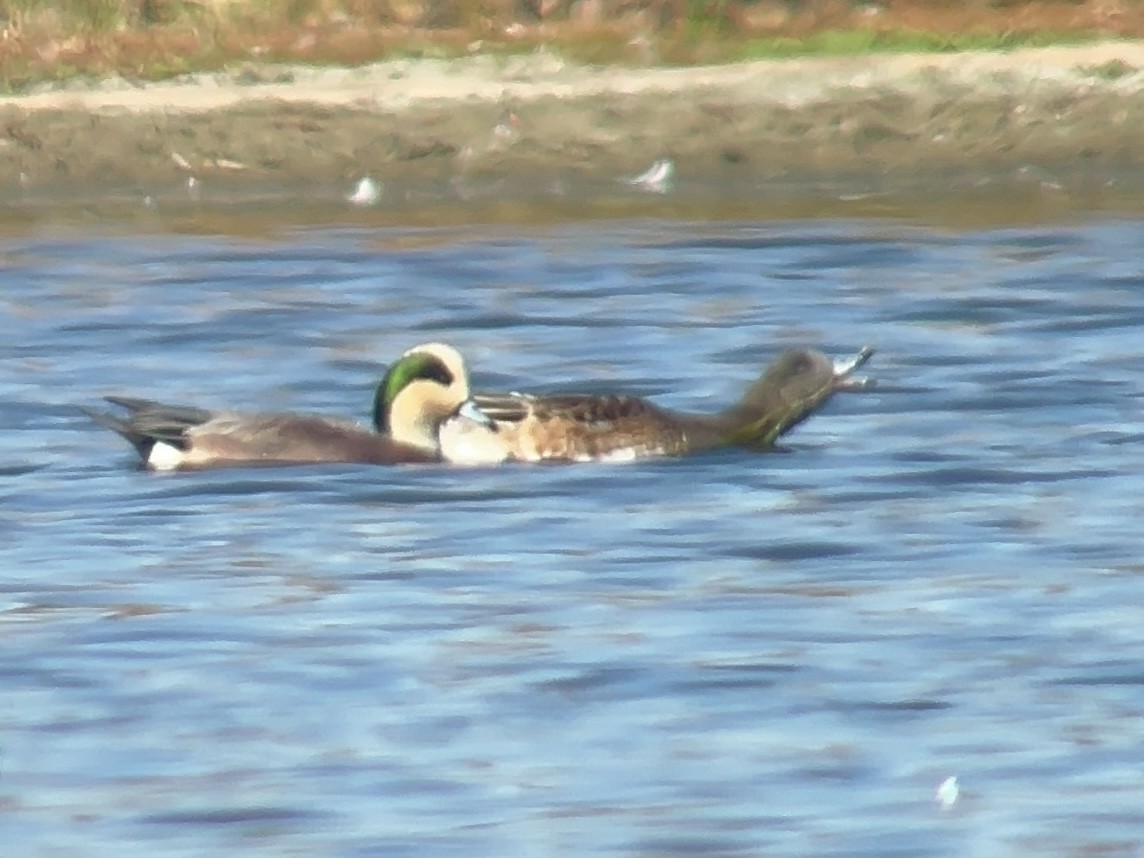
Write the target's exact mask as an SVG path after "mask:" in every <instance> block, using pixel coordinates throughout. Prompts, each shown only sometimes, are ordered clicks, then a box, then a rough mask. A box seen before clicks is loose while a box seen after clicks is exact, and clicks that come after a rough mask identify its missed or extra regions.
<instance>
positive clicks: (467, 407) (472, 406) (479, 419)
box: [457, 399, 497, 432]
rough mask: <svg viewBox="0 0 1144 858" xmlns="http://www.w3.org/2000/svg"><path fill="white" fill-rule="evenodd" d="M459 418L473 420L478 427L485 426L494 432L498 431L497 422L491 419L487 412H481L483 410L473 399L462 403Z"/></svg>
mask: <svg viewBox="0 0 1144 858" xmlns="http://www.w3.org/2000/svg"><path fill="white" fill-rule="evenodd" d="M457 416H458V417H464V418H465V419H466V420H471V421H473V422H474V423H476V424H477V425H478V426H483V427H484V428H486V429H491V430H492V431H493V432H495V431H496V429H497V424H496V421H495V420H493V419H492V418H491V417H489V415H487V414H485V412H483V411H481V409H480V408H478V407H477V403H475V402H474V401H473V400H471V399H466V400H465V401H464V402H462V403H461V406H460V407H459V408H458V409H457Z"/></svg>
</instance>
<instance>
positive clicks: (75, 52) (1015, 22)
mask: <svg viewBox="0 0 1144 858" xmlns="http://www.w3.org/2000/svg"><path fill="white" fill-rule="evenodd" d="M1141 35H1144V0H1052V1H1051V2H1025V0H881V2H877V0H872V2H858V0H854V1H853V2H845V0H62V2H56V1H55V0H0V87H3V88H6V89H8V90H14V89H16V90H18V89H21V88H23V87H25V86H27V85H28V84H30V83H34V82H37V81H43V80H57V79H66V78H71V77H75V76H77V75H92V76H103V75H110V74H118V75H122V76H124V77H127V78H132V79H157V78H163V77H169V76H172V75H176V74H180V73H184V72H190V71H200V70H208V69H218V68H224V67H228V66H233V65H234V64H241V63H243V62H249V61H252V60H257V61H262V62H278V61H281V62H301V63H337V64H349V65H353V64H359V63H364V62H370V61H374V60H379V59H384V58H387V57H394V56H457V55H460V54H465V53H472V52H477V51H482V52H521V51H528V50H532V49H534V48H536V47H538V46H539V45H547V46H549V47H551V48H553V49H555V50H558V51H560V52H561V53H562V54H564V55H565V56H568V57H569V58H572V59H579V60H584V61H607V62H620V63H633V64H650V63H660V62H662V63H696V62H712V61H720V60H733V59H739V58H743V57H748V56H750V57H763V56H785V55H793V54H805V53H831V54H839V53H857V52H865V51H878V50H957V49H962V48H969V47H994V48H996V47H1008V46H1013V45H1020V44H1043V43H1048V42H1062V41H1072V40H1084V39H1093V38H1109V37H1138V36H1141Z"/></svg>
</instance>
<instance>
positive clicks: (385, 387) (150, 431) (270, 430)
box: [83, 343, 492, 471]
mask: <svg viewBox="0 0 1144 858" xmlns="http://www.w3.org/2000/svg"><path fill="white" fill-rule="evenodd" d="M106 399H107V401H108V402H110V403H111V404H112V405H117V406H120V407H121V408H124V409H126V410H127V414H126V415H125V416H120V415H117V414H112V413H109V412H106V411H97V410H93V409H88V408H85V409H83V410H84V411H86V412H87V413H88V414H89V415H90V416H91V417H92V418H93V419H94V420H95V421H96V422H97V423H99V424H101V425H103V426H106V427H107V428H109V429H112V430H113V431H115V432H118V433H119V434H120V435H122V436H123V437H124V438H126V439H127V440H128V441H130V442H131V444H132V445H133V446H134V447H135V449H136V450H137V451H138V453H139V456H140V458H141V459H142V460H143V464H144V465H145V466H146V467H148V468H150V469H152V470H160V471H167V470H179V469H191V468H209V467H217V466H224V465H254V464H312V463H319V462H357V463H363V464H378V465H381V464H392V463H398V462H432V461H439V460H440V459H441V450H440V446H439V444H438V432H439V430H440V428H441V426H442V425H443V424H446V423H448V422H450V421H452V420H453V419H456V420H461V421H464V422H465V423H466V424H468V425H472V426H484V427H486V429H489V428H491V427H492V423H491V421H490V420H489V419H488V418H487V417H485V416H484V415H482V414H480V412H479V411H478V410H477V409H476V408H475V406H474V405H473V402H472V400H471V398H470V396H469V377H468V372H467V370H466V369H465V363H464V360H463V359H462V358H461V355H460V354H459V353H458V352H457V350H456V349H454V348H452V347H451V346H447V345H443V344H441V343H427V344H425V345H420V346H416V347H414V348H412V349H410V350H409V351H407V352H406V353H405V354H403V355H402V356H401V358H400V359H398V360H397V361H396V362H395V363H394V364H393V365H392V366H390V367H389V371H388V372H387V373H386V374H385V377H384V378H382V380H381V383H380V384H379V385H378V387H377V393H376V395H375V397H374V405H373V421H374V429H375V430H376V431H371V430H370V429H368V428H367V427H365V426H361V425H359V424H357V423H353V422H351V421H347V420H339V419H336V418H332V417H324V416H319V415H313V414H274V413H264V412H262V413H260V412H254V413H250V412H246V413H244V412H237V411H209V410H207V409H203V408H193V407H187V406H182V405H166V404H163V403H161V402H153V401H151V400H148V399H134V398H129V397H122V396H108V397H106Z"/></svg>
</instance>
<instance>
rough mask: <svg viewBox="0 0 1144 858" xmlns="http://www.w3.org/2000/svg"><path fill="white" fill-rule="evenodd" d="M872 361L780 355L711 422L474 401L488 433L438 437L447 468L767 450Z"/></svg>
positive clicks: (576, 404)
mask: <svg viewBox="0 0 1144 858" xmlns="http://www.w3.org/2000/svg"><path fill="white" fill-rule="evenodd" d="M873 354H874V350H873V349H872V348H869V347H867V348H864V349H862V350H861V351H860V352H859V353H858V354H857V355H855V356H854V357H852V358H850V359H848V360H842V361H837V362H835V361H832V360H831V359H830V358H828V357H827V356H826V355H824V354H823V353H822V352H820V351H816V350H814V349H788V350H787V351H784V352H783V353H781V354H780V355H778V357H776V358H775V359H774V361H772V362H771V364H770V366H769V367H768V368H767V370H766V372H764V373H763V375H762V376H761V377H760V378H759V379H758V380H757V381H755V383H754V384H752V385H751V386H750V387H749V388H748V389H747V391H746V393H745V394H744V395H743V397H742V399H741V400H740V401H739V402H738V403H737V404H735V405H733V406H731V407H730V408H728V409H726V410H724V411H722V412H720V413H718V414H713V415H708V414H687V413H683V412H679V411H671V410H668V409H666V408H662V407H660V406H658V405H655V404H654V403H652V402H649V401H648V400H646V399H641V398H639V397H634V396H627V395H624V394H608V395H592V394H562V395H554V396H530V395H528V394H521V393H509V394H500V393H491V394H485V393H478V394H476V395H475V396H474V397H473V398H474V401H475V402H476V405H477V408H478V409H479V410H480V412H481V414H482V415H486V416H487V417H490V418H492V420H493V421H494V422H495V428H489V427H488V425H487V424H484V423H481V422H477V421H471V420H454V421H450V422H448V423H446V424H443V425H442V426H441V429H440V443H441V450H442V454H443V455H444V456H445V457H446V458H448V459H449V460H450V461H457V462H469V463H474V464H475V463H494V462H503V461H524V462H538V461H564V462H589V461H628V460H632V459H641V458H647V457H651V456H682V455H686V454H689V453H697V452H702V451H705V450H713V449H719V448H724V447H744V448H749V449H756V450H765V449H770V448H772V447H773V446H774V444H775V442H776V441H777V440H778V438H779V437H780V436H781V435H783V434H784V433H786V432H788V431H790V430H791V429H792V428H794V427H795V426H797V425H798V424H799V423H801V422H802V421H803V420H805V419H806V418H808V417H809V416H810V415H811V414H813V413H814V412H815V411H816V410H818V409H819V408H820V407H821V406H822V405H824V404H825V403H826V402H827V401H828V400H829V399H830V398H831V397H832V396H833V395H834V394H835V393H837V392H838V391H842V390H857V389H861V388H864V387H866V386H868V385H869V384H870V382H869V381H868V380H867V379H865V378H861V377H857V376H855V375H854V371H855V370H856V369H858V368H859V367H860V366H862V365H863V364H864V363H866V361H868V360H869V359H870V357H871V356H872V355H873Z"/></svg>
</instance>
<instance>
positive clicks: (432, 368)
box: [413, 357, 453, 387]
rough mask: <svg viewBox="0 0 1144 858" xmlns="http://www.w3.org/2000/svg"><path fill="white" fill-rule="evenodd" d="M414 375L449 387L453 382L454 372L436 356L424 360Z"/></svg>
mask: <svg viewBox="0 0 1144 858" xmlns="http://www.w3.org/2000/svg"><path fill="white" fill-rule="evenodd" d="M413 377H414V378H424V379H428V380H429V381H437V382H440V383H441V384H443V385H444V386H445V387H449V386H450V385H451V384H452V383H453V373H451V372H450V371H449V367H447V366H445V364H443V363H442V362H441V361H439V360H438V359H437V358H434V357H431V358H428V359H427V360H425V361H423V362H422V363H421V364H420V365H419V366H418V367H417V368H416V370H415V371H414V376H413Z"/></svg>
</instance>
